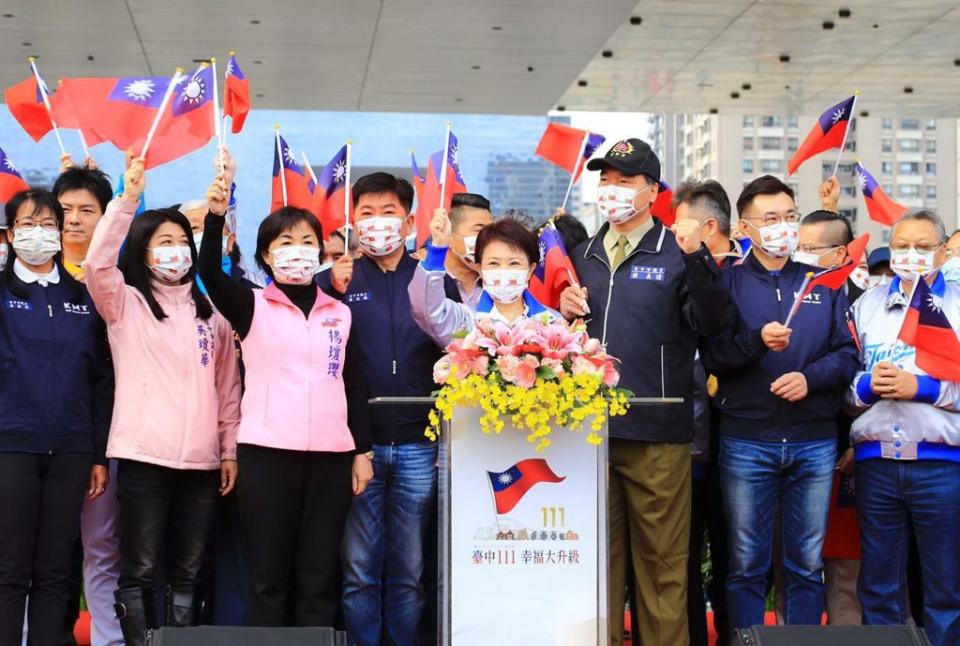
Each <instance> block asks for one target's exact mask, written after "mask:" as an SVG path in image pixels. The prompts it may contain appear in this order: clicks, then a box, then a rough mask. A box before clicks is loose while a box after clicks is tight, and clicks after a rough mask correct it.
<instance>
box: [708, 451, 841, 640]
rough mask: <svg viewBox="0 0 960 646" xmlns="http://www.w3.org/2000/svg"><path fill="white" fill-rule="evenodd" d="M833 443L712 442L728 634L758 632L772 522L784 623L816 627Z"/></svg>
mask: <svg viewBox="0 0 960 646" xmlns="http://www.w3.org/2000/svg"><path fill="white" fill-rule="evenodd" d="M836 461H837V442H836V440H833V439H830V440H817V441H813V442H783V443H778V442H751V441H747V440H740V439H734V438H730V437H721V438H720V484H721V486H722V488H723V509H724V512H725V513H726V516H727V523H728V527H729V530H728V531H729V544H730V563H729V568H730V569H729V572H728V575H727V605H728V608H729V614H730V626H731V627H732V628H748V627H750V626H755V625H763V612H764V600H765V598H766V589H767V573H768V572H769V571H770V560H771V552H772V549H773V548H772V543H773V523H774V515H775V514H776V513H777V511H778V509H779V511H780V514H781V521H782V528H783V529H782V532H783V569H784V575H785V580H786V581H785V587H786V589H785V590H784V591H783V605H784V621H785V622H786V623H788V624H819V623H820V619H821V616H822V614H823V604H824V590H823V540H824V538H825V537H826V534H827V511H828V509H829V506H830V488H831V485H832V484H833V470H834V465H835V463H836Z"/></svg>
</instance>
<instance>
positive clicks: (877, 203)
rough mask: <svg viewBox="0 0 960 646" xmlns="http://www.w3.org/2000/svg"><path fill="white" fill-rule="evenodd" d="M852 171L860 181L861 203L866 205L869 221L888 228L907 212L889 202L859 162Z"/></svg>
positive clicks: (905, 208)
mask: <svg viewBox="0 0 960 646" xmlns="http://www.w3.org/2000/svg"><path fill="white" fill-rule="evenodd" d="M854 171H855V172H856V173H857V178H858V179H859V180H860V192H861V193H863V201H864V202H866V204H867V213H869V214H870V219H871V220H873V221H874V222H879V223H880V224H884V225H886V226H888V227H889V226H893V225H894V224H895V223H896V221H897V220H899V219H900V217H901V216H902V215H903V214H904V213H906V212H907V207H905V206H903V205H902V204H897V203H896V202H894V201H893V200H891V199H890V197H889V196H888V195H887V194H886V193H885V192H884V190H883V189H882V188H880V185H879V184H877V180H875V179H874V178H873V175H871V174H870V173H869V172H867V169H866V168H864V167H863V164H861V163H860V162H859V161H858V162H857V163H856V165H855V166H854Z"/></svg>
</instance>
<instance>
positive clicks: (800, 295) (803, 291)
mask: <svg viewBox="0 0 960 646" xmlns="http://www.w3.org/2000/svg"><path fill="white" fill-rule="evenodd" d="M811 280H813V272H812V271H808V272H807V274H806V275H805V276H804V277H803V282H802V283H800V291H798V292H797V296H796V298H794V299H793V305H792V306H791V307H790V313H789V314H787V320H786V321H784V322H783V327H786V328H788V327H790V322H791V321H792V320H793V317H794V316H796V315H797V312H798V311H799V310H800V304H801V303H803V299H804V298H805V297H806V295H807V285H809V284H810V281H811Z"/></svg>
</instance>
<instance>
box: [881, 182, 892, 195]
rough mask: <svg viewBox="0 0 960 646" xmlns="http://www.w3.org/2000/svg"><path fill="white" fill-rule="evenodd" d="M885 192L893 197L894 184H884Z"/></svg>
mask: <svg viewBox="0 0 960 646" xmlns="http://www.w3.org/2000/svg"><path fill="white" fill-rule="evenodd" d="M883 192H884V193H886V194H887V195H893V184H884V185H883Z"/></svg>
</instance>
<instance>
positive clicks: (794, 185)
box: [787, 182, 800, 195]
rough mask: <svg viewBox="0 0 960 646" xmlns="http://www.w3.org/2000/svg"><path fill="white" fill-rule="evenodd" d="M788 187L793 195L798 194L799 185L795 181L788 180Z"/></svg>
mask: <svg viewBox="0 0 960 646" xmlns="http://www.w3.org/2000/svg"><path fill="white" fill-rule="evenodd" d="M787 186H789V187H790V190H791V191H793V194H794V195H800V185H799V184H797V183H795V182H790V183H789V184H787Z"/></svg>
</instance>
